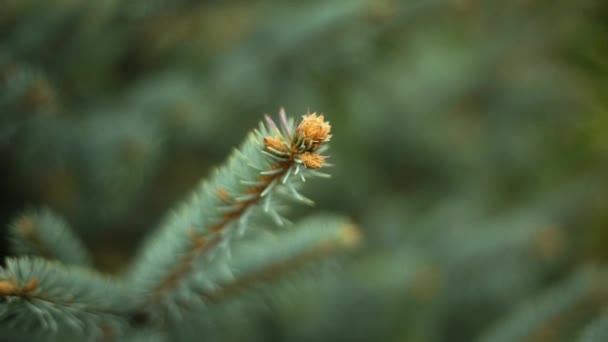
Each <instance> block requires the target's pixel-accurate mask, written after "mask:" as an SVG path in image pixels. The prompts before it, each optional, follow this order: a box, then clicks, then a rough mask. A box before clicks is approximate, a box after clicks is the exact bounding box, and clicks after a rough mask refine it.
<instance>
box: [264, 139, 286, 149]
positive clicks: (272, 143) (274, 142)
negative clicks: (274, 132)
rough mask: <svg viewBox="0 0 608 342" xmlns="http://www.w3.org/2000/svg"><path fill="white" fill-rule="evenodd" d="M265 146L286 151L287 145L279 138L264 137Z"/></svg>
mask: <svg viewBox="0 0 608 342" xmlns="http://www.w3.org/2000/svg"><path fill="white" fill-rule="evenodd" d="M264 146H265V147H270V148H272V149H274V150H276V151H281V152H285V151H286V149H285V145H283V142H282V141H281V139H279V138H272V137H264Z"/></svg>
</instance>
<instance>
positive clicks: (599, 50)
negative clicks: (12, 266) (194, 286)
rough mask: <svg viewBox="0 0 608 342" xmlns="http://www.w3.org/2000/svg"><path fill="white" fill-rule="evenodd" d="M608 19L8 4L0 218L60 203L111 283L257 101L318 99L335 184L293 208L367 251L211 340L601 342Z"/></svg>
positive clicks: (2, 52) (220, 155)
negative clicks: (591, 341)
mask: <svg viewBox="0 0 608 342" xmlns="http://www.w3.org/2000/svg"><path fill="white" fill-rule="evenodd" d="M607 14H608V6H607V4H606V3H605V2H603V1H599V0H597V1H591V0H581V1H567V0H554V1H544V0H514V1H483V0H425V1H398V0H333V1H317V0H311V1H270V0H268V1H256V2H251V1H211V0H209V1H188V0H173V1H170V0H150V1H141V0H140V1H118V0H102V1H96V2H93V1H84V0H55V1H34V0H21V1H17V0H4V1H0V165H1V169H0V170H1V171H2V174H1V178H0V187H1V191H0V200H1V202H2V204H1V207H0V223H1V224H2V227H3V228H4V227H6V225H7V224H8V222H9V221H10V220H11V218H12V217H14V216H15V215H17V214H19V213H20V212H22V211H23V210H24V209H27V208H31V207H38V206H44V207H48V208H51V209H53V210H54V211H56V212H57V213H59V214H61V215H63V216H64V217H65V218H66V220H67V221H68V222H69V223H70V224H71V225H72V226H73V227H74V229H75V230H76V231H77V233H78V235H79V236H81V237H82V238H83V239H84V241H85V243H86V244H87V246H89V247H90V248H91V250H92V251H93V253H94V255H95V259H96V265H97V266H98V267H99V268H100V269H102V270H104V271H107V272H119V271H120V270H121V269H123V268H124V266H125V265H127V263H128V260H129V258H130V257H131V256H132V255H133V254H134V252H135V251H136V249H137V246H138V245H139V243H140V242H141V241H142V239H143V238H144V236H146V234H147V233H149V232H150V231H151V230H152V229H154V227H155V226H156V225H157V224H158V222H159V220H160V219H161V217H162V216H163V215H164V214H165V213H166V211H167V210H169V209H170V208H171V207H172V206H173V205H174V204H175V203H176V202H177V201H179V200H180V199H182V198H184V197H185V196H186V195H187V194H188V193H189V192H190V190H191V189H192V188H193V187H194V186H195V185H196V184H197V183H198V181H199V179H201V178H202V177H205V176H206V175H208V174H209V172H210V170H212V168H213V167H214V166H215V165H218V164H219V163H221V162H222V161H223V160H224V158H225V157H226V156H227V155H228V154H229V153H230V152H231V151H232V149H233V148H234V147H235V146H237V145H238V144H240V142H241V141H242V140H243V139H244V137H245V135H246V134H247V133H248V131H250V130H251V129H252V128H253V127H255V126H256V125H257V123H258V122H259V121H260V120H261V119H262V117H263V114H264V113H269V114H272V115H276V113H277V112H278V109H279V108H280V107H281V106H284V107H285V108H286V110H287V113H288V114H289V115H291V116H295V117H299V116H300V115H302V114H304V113H306V112H307V111H309V110H310V111H316V112H323V113H325V115H326V118H327V119H328V120H329V121H330V122H331V124H332V127H333V134H334V138H333V141H332V143H331V151H330V152H331V161H332V163H334V164H335V167H334V168H332V169H331V170H330V172H331V173H332V175H333V178H332V179H331V180H329V181H328V180H317V181H315V182H313V183H311V184H308V185H307V187H306V189H305V190H304V192H305V193H306V194H307V195H308V196H309V197H311V198H313V199H315V201H316V206H315V207H314V208H307V207H303V208H302V207H299V208H295V213H294V214H293V217H295V218H297V217H300V216H303V215H306V214H309V213H311V212H315V211H327V212H332V213H338V214H343V215H346V216H348V217H350V218H351V219H352V221H353V222H355V223H356V224H357V225H358V226H359V227H360V229H361V230H362V232H363V234H364V236H365V243H364V245H363V246H362V247H361V248H360V249H359V250H358V251H357V252H355V253H354V254H353V253H351V255H350V256H349V257H348V258H346V259H344V260H340V262H339V263H336V264H335V265H334V266H336V267H333V268H332V271H331V272H327V271H323V272H322V274H323V275H322V276H321V275H319V274H315V273H314V271H312V272H308V271H307V272H308V275H309V277H312V278H314V279H315V284H316V285H315V286H313V287H314V290H310V289H309V290H304V289H302V290H296V291H291V292H292V293H291V295H290V296H288V298H287V297H286V298H284V299H282V300H280V301H275V302H271V301H268V302H266V303H265V304H264V305H263V308H262V309H260V310H257V311H256V310H253V311H252V313H250V314H248V316H247V318H246V319H240V322H239V325H238V326H239V328H238V329H230V327H231V326H232V325H230V322H233V320H234V317H228V318H227V319H226V321H227V322H229V323H226V326H225V328H223V329H217V330H218V331H220V332H219V333H218V332H215V334H216V335H214V336H215V337H214V338H217V339H219V340H235V341H242V340H252V341H450V342H452V341H472V340H475V339H477V338H481V339H482V340H483V339H487V340H501V338H503V339H502V340H504V341H518V340H532V341H570V340H575V339H576V338H578V337H581V338H583V337H588V336H592V335H593V336H595V334H596V331H600V330H601V328H602V327H603V328H604V330H605V331H608V328H606V327H608V320H606V318H605V317H603V316H602V312H603V308H604V306H605V305H606V304H607V303H608V295H607V294H608V292H607V291H606V290H607V289H608V282H607V281H606V280H605V276H604V271H603V266H602V265H603V264H604V262H605V261H606V258H607V257H608V191H607V190H608V134H607V133H608V97H607V96H606V94H607V90H608V78H607V76H608V74H607V71H608V45H607V44H606V42H607V40H606V39H607V37H608V35H607V34H608V25H607V24H606V23H608V20H606V19H607V18H608V17H607V16H606V15H607ZM4 231H5V230H3V232H4ZM2 236H6V234H2ZM2 246H3V248H2V251H3V253H2V254H6V239H5V241H3V245H2ZM325 278H328V279H325ZM297 283H298V282H294V286H295V287H296V288H297V286H298V284H297ZM302 286H304V285H302ZM598 317H599V318H598ZM602 317H603V318H602ZM243 321H246V322H243ZM597 322H600V323H597ZM602 322H603V323H602ZM220 326H221V325H220ZM598 327H600V328H598ZM590 331H591V332H590ZM201 334H204V332H201ZM218 334H219V335H218ZM606 336H608V335H606ZM598 341H599V340H598Z"/></svg>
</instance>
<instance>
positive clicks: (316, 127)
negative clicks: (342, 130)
mask: <svg viewBox="0 0 608 342" xmlns="http://www.w3.org/2000/svg"><path fill="white" fill-rule="evenodd" d="M302 118H303V119H302V122H300V124H299V125H298V127H297V128H296V134H297V135H298V136H299V137H302V138H304V140H306V141H308V142H309V143H311V145H318V144H320V143H322V142H326V141H329V139H330V138H331V135H330V134H329V132H330V131H331V125H330V124H329V122H327V121H325V118H324V117H323V114H321V115H319V116H317V113H312V114H308V115H304V116H302Z"/></svg>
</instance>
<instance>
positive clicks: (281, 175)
mask: <svg viewBox="0 0 608 342" xmlns="http://www.w3.org/2000/svg"><path fill="white" fill-rule="evenodd" d="M280 119H281V124H280V125H277V124H276V123H275V122H274V121H273V120H272V119H270V117H268V116H267V117H266V121H267V123H266V125H265V124H260V127H259V129H258V130H255V131H254V132H252V133H251V134H250V135H249V136H248V138H247V139H246V141H245V142H244V143H243V145H242V146H241V147H240V148H239V149H237V150H235V151H234V152H233V153H232V155H231V157H230V158H229V159H228V161H227V162H226V164H225V166H223V167H221V168H218V169H217V170H216V171H215V172H214V173H213V175H212V176H211V177H210V179H208V180H204V181H203V182H202V183H201V184H200V186H199V187H198V188H197V190H195V191H194V193H193V194H192V195H191V196H190V198H189V200H188V201H187V202H185V203H184V204H182V205H180V206H178V208H177V209H176V210H174V212H173V213H171V214H170V215H168V216H167V218H166V220H165V222H164V223H163V224H162V225H161V227H160V228H159V232H158V233H156V235H155V236H154V237H153V238H151V239H149V241H148V242H147V243H146V244H144V246H143V247H142V252H141V253H140V256H139V257H138V258H137V259H136V261H135V262H134V263H133V265H132V266H131V267H130V268H129V269H128V270H127V271H126V273H125V275H124V276H122V277H117V278H115V279H111V278H109V277H106V276H103V275H101V274H99V273H97V272H96V271H93V270H91V269H90V266H91V265H90V261H89V257H88V255H87V252H86V251H85V249H84V247H83V246H82V244H81V243H80V242H79V240H78V239H77V238H76V237H75V236H74V235H73V233H72V232H71V231H70V230H69V229H68V227H67V225H66V224H65V223H64V222H63V221H62V220H61V219H60V218H58V217H56V216H55V215H54V214H52V213H51V212H50V211H47V210H44V211H40V212H33V211H32V212H29V213H24V214H23V215H21V216H20V217H19V218H17V219H16V220H15V222H14V223H13V224H12V226H11V233H12V239H13V248H14V250H15V253H16V254H24V255H28V256H27V257H19V258H16V259H8V260H7V264H6V266H5V267H4V268H2V269H1V273H0V296H1V298H2V302H1V303H0V308H1V311H0V314H1V316H0V321H2V322H3V324H4V326H5V327H6V328H11V329H13V332H18V333H20V334H31V337H30V338H36V339H49V340H63V339H66V338H68V339H75V340H76V339H83V338H92V339H94V340H96V339H117V340H123V339H126V340H137V338H141V337H140V336H148V335H149V334H152V335H149V336H148V337H150V338H152V336H154V337H155V338H163V336H165V337H166V336H172V335H174V334H175V331H176V329H177V330H180V329H182V328H180V322H181V321H183V320H184V316H187V315H188V314H191V313H192V312H193V311H194V312H195V311H200V310H201V307H205V306H208V305H214V304H215V303H216V302H220V301H222V299H224V298H225V297H228V296H233V295H234V294H236V293H239V292H241V291H242V290H245V289H249V288H251V287H254V286H258V284H259V283H264V282H268V281H270V280H273V279H274V278H277V277H278V276H280V275H282V274H285V273H288V272H290V271H292V270H294V269H296V268H298V267H299V266H302V265H303V264H306V263H307V262H309V261H313V260H316V259H319V258H321V257H323V256H326V255H328V254H329V253H332V252H334V251H336V250H339V249H341V248H343V247H351V246H354V245H356V244H357V243H358V241H359V235H358V234H359V233H358V232H357V229H356V228H355V227H354V226H352V225H351V224H349V223H348V222H347V221H345V220H344V219H341V218H337V217H330V216H325V217H320V216H319V217H316V218H310V219H308V220H305V221H302V222H301V223H299V224H297V225H295V227H291V229H290V230H289V231H284V232H273V231H272V229H270V230H264V229H268V227H270V226H271V225H272V224H273V223H274V224H276V225H278V226H284V225H285V224H286V222H287V221H286V219H285V218H283V217H282V214H281V212H282V211H284V210H281V207H282V206H283V203H285V201H287V200H289V199H291V200H293V201H299V202H304V203H307V204H310V203H311V202H312V201H311V200H310V199H307V198H305V197H304V196H303V195H302V194H300V192H298V190H297V188H298V187H299V184H297V183H301V182H304V181H305V180H306V179H307V178H310V177H314V176H327V174H324V173H321V172H319V171H318V169H320V168H321V167H323V166H326V163H325V158H326V157H325V156H323V155H321V154H320V153H322V152H323V151H325V150H326V149H327V145H326V142H328V141H329V140H330V138H331V135H330V134H329V132H330V129H331V126H330V125H329V123H328V122H326V121H325V120H324V116H323V115H320V116H317V114H316V113H313V114H307V115H304V116H303V119H302V120H301V122H300V123H299V124H296V123H295V122H294V121H293V120H292V119H288V118H287V116H286V114H285V111H284V110H281V113H280ZM265 217H270V218H271V220H270V221H269V220H265ZM245 235H248V236H249V239H245V240H244V241H243V242H236V241H235V240H238V239H239V238H241V237H243V236H245ZM233 245H234V247H233ZM233 249H234V251H232V250H233ZM44 259H52V260H56V261H53V262H51V261H47V260H44ZM71 265H75V266H71ZM83 266H84V267H86V266H89V267H88V268H81V267H83ZM146 329H148V330H146ZM149 329H152V330H149Z"/></svg>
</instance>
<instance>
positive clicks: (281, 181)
mask: <svg viewBox="0 0 608 342" xmlns="http://www.w3.org/2000/svg"><path fill="white" fill-rule="evenodd" d="M279 116H280V123H279V124H278V125H277V124H276V123H275V122H274V121H273V120H272V119H270V118H269V117H268V116H266V124H264V123H261V124H260V126H259V129H258V130H254V131H253V132H252V133H251V134H250V135H249V137H248V138H247V140H246V141H245V142H244V143H243V144H242V145H241V147H240V148H239V149H238V150H235V151H234V152H233V153H232V155H231V156H230V158H229V159H228V161H227V162H226V164H225V165H224V166H222V167H220V168H219V169H217V170H216V171H215V172H214V173H213V175H212V176H211V177H210V179H209V180H206V181H204V182H202V184H201V185H200V186H199V188H198V189H197V190H196V191H195V192H194V193H193V194H192V196H191V198H190V199H189V200H188V201H187V202H186V203H185V204H182V206H181V207H179V208H178V209H177V210H176V211H175V212H174V213H173V215H171V216H170V217H168V218H167V219H166V221H165V222H164V224H162V225H161V229H160V230H159V233H158V234H157V235H156V236H155V237H153V238H152V239H151V240H149V241H148V243H147V244H146V245H145V246H144V248H143V251H142V253H141V254H140V256H139V258H138V259H137V260H136V262H135V263H134V266H133V268H132V270H131V272H130V274H129V276H130V278H131V279H132V281H133V283H134V284H135V285H134V287H135V288H137V289H139V290H141V291H143V293H145V294H148V297H149V305H152V306H161V307H165V308H168V309H169V311H170V312H174V313H176V314H177V315H179V312H180V310H181V309H180V304H179V303H180V302H182V303H183V302H185V301H187V300H189V299H190V298H191V296H190V293H191V292H192V291H195V289H196V288H201V287H202V288H204V287H205V286H215V284H207V283H206V278H205V277H198V276H196V275H200V273H199V272H198V271H199V270H202V271H205V270H206V269H207V268H209V267H212V266H210V264H213V263H214V261H213V260H221V259H222V258H218V256H219V255H220V254H221V253H220V252H227V254H229V253H230V245H231V241H232V239H233V238H234V237H235V236H241V235H243V234H244V233H245V231H246V230H247V228H248V227H249V226H252V225H256V224H257V225H259V224H260V220H262V219H263V218H264V217H270V218H272V220H273V221H274V222H275V223H276V224H277V225H279V226H280V225H284V224H285V219H284V218H283V217H282V215H281V213H280V211H281V210H280V209H281V206H282V205H281V203H282V201H284V199H285V196H287V197H289V198H292V199H294V200H296V201H299V202H302V203H307V204H310V203H311V202H312V201H311V200H309V199H307V198H306V197H304V196H303V195H302V194H300V192H299V191H298V187H299V184H300V183H302V182H304V181H305V180H306V179H307V178H308V177H315V176H326V174H324V173H321V172H319V171H318V169H319V168H321V167H322V166H325V165H327V164H326V163H325V158H326V157H325V156H323V155H322V153H323V152H324V151H325V150H326V148H327V146H326V143H327V142H328V141H329V140H330V138H331V135H330V134H329V133H330V130H331V126H330V125H329V123H328V122H326V121H325V120H324V116H323V115H317V114H316V113H312V114H307V115H304V116H303V119H302V120H301V122H300V123H299V124H298V125H296V124H295V123H294V120H292V119H288V118H287V116H286V114H285V111H284V110H281V112H280V115H279ZM217 263H220V262H219V261H218V262H217Z"/></svg>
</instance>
